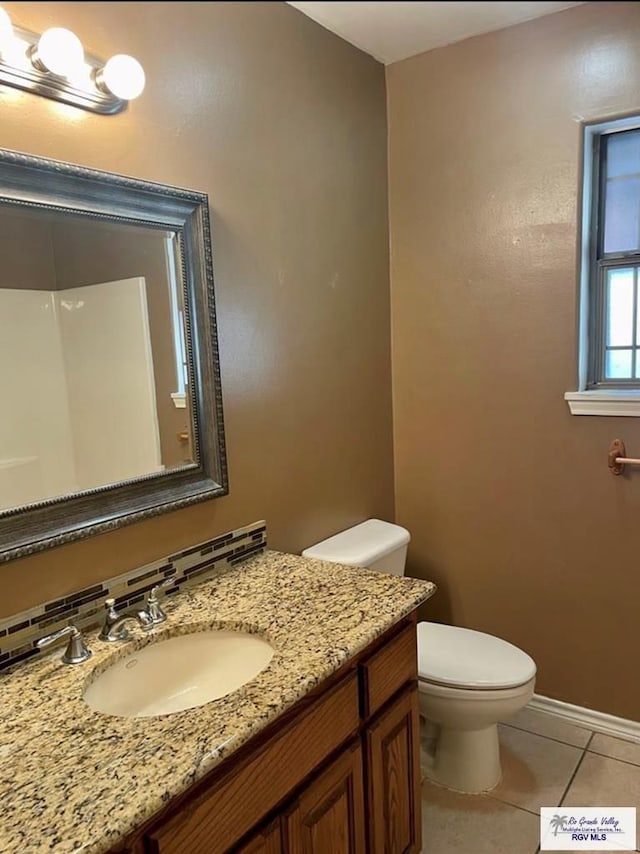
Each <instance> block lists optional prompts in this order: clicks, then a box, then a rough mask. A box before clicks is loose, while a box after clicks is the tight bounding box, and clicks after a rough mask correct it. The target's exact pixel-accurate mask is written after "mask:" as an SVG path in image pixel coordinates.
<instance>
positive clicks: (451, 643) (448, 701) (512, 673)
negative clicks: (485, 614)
mask: <svg viewBox="0 0 640 854" xmlns="http://www.w3.org/2000/svg"><path fill="white" fill-rule="evenodd" d="M418 674H419V675H418V689H419V700H420V714H421V715H422V716H423V717H424V718H425V720H426V721H429V722H431V723H434V724H436V725H437V731H436V732H437V734H436V737H435V739H434V741H433V743H432V747H431V750H430V751H429V753H428V755H427V757H426V767H425V769H424V770H425V773H426V775H427V777H429V778H430V779H431V780H433V781H434V782H436V783H440V784H441V785H443V786H447V787H448V788H450V789H455V790H456V791H458V792H466V793H478V792H486V791H488V790H489V789H492V788H493V787H494V786H496V785H497V784H498V783H499V782H500V778H501V776H502V774H501V767H500V749H499V745H498V722H499V721H504V720H507V719H508V718H510V717H511V716H512V715H514V714H516V712H519V711H520V709H522V708H523V706H525V705H526V704H527V703H528V702H529V700H530V699H531V697H532V695H533V689H534V686H535V675H536V666H535V663H534V661H533V659H532V658H530V656H528V655H527V654H526V653H525V652H523V651H522V650H520V649H518V648H517V647H515V646H513V644H510V643H507V641H504V640H500V639H499V638H496V637H493V635H488V634H485V633H484V632H476V631H472V630H471V629H462V628H458V627H455V626H445V625H442V624H440V623H428V622H424V623H419V624H418Z"/></svg>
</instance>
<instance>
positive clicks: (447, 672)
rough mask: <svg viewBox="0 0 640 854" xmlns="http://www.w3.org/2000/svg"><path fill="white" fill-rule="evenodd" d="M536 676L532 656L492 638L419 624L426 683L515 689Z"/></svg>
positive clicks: (439, 625)
mask: <svg viewBox="0 0 640 854" xmlns="http://www.w3.org/2000/svg"><path fill="white" fill-rule="evenodd" d="M535 675H536V665H535V662H534V660H533V659H532V658H531V656H529V655H527V653H526V652H523V651H522V650H521V649H518V647H517V646H514V645H513V644H510V643H508V642H507V641H505V640H502V639H500V638H496V637H494V636H493V635H488V634H485V633H484V632H477V631H474V630H473V629H463V628H460V627H458V626H446V625H444V624H442V623H429V622H423V623H418V676H419V679H420V680H422V681H423V682H429V683H432V684H434V685H443V686H447V687H450V688H461V689H467V690H476V691H491V690H498V689H501V688H516V687H518V686H520V685H525V684H526V683H527V682H529V681H530V680H531V679H533V678H534V676H535Z"/></svg>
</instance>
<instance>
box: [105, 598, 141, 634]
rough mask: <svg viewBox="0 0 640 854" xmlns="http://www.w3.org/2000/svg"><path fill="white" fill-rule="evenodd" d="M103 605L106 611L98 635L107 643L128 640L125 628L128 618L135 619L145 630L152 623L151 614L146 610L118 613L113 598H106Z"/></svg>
mask: <svg viewBox="0 0 640 854" xmlns="http://www.w3.org/2000/svg"><path fill="white" fill-rule="evenodd" d="M104 605H105V608H106V609H107V613H106V615H105V618H104V625H103V626H102V631H101V632H100V634H99V635H98V637H99V638H100V640H103V641H107V643H115V642H116V641H125V640H129V638H130V637H131V635H130V634H129V632H128V630H127V628H126V624H127V622H129V621H130V620H135V621H137V623H138V625H140V626H141V627H142V628H143V629H144V630H145V631H148V630H149V629H151V628H152V627H153V625H154V623H153V620H152V618H151V616H150V615H149V614H148V613H147V612H146V611H134V612H127V613H125V614H118V612H117V611H116V609H115V599H106V600H105V603H104Z"/></svg>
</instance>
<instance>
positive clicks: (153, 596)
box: [149, 577, 176, 600]
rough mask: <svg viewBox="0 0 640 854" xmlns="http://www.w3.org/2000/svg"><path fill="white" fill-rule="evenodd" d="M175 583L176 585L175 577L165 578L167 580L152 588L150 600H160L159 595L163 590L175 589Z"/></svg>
mask: <svg viewBox="0 0 640 854" xmlns="http://www.w3.org/2000/svg"><path fill="white" fill-rule="evenodd" d="M175 583H176V579H175V577H173V578H165V580H164V581H161V582H160V584H156V585H155V586H154V587H152V588H151V590H150V591H149V600H151V599H156V600H157V599H158V593H159V592H160V591H161V590H164V589H165V588H166V587H173V585H174V584H175Z"/></svg>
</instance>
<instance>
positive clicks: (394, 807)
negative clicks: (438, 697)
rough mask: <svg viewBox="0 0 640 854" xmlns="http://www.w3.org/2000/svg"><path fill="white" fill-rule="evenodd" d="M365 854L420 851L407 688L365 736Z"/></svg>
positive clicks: (416, 760)
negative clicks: (366, 833)
mask: <svg viewBox="0 0 640 854" xmlns="http://www.w3.org/2000/svg"><path fill="white" fill-rule="evenodd" d="M365 740H366V750H367V806H368V810H367V811H368V815H369V850H370V854H419V852H420V850H421V839H422V834H421V830H422V828H421V823H422V822H421V803H422V802H421V794H420V715H419V710H418V689H417V687H413V688H409V689H408V690H407V691H405V692H404V693H403V694H401V695H400V697H399V698H398V699H397V700H396V702H395V703H393V704H392V705H391V706H390V707H389V708H388V709H386V711H384V712H383V713H382V714H381V715H380V717H378V718H377V720H374V722H373V723H372V724H371V725H370V726H369V727H368V728H367V731H366V736H365Z"/></svg>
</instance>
